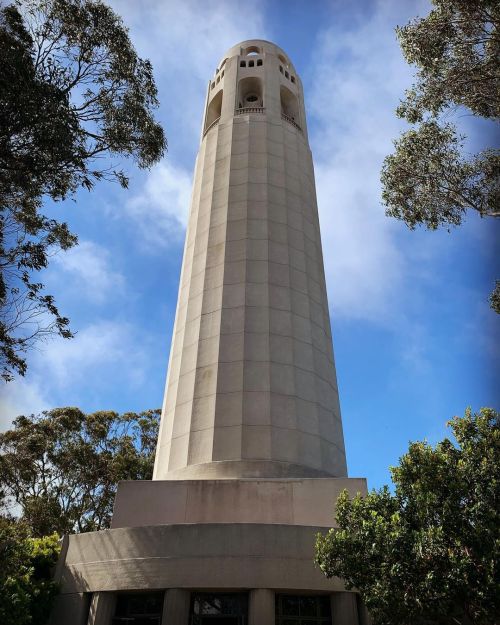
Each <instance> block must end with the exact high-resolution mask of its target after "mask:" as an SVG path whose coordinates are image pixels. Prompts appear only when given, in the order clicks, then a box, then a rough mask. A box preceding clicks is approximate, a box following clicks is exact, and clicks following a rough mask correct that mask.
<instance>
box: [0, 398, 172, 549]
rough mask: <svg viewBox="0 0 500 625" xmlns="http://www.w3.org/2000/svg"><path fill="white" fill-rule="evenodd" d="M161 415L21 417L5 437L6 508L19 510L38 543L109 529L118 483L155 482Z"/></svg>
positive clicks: (59, 411)
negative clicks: (51, 536)
mask: <svg viewBox="0 0 500 625" xmlns="http://www.w3.org/2000/svg"><path fill="white" fill-rule="evenodd" d="M159 415H160V411H159V410H148V411H145V412H141V413H139V414H136V413H125V414H122V415H119V414H117V413H116V412H110V411H108V412H105V411H101V412H95V413H92V414H85V413H83V412H82V411H81V410H79V409H78V408H56V409H54V410H50V411H48V412H44V413H42V414H41V415H38V416H34V415H31V416H29V417H25V416H20V417H18V418H17V419H15V421H14V428H13V429H11V430H9V431H7V432H4V433H3V434H0V495H1V496H2V498H3V506H4V508H5V509H7V510H9V509H10V508H14V509H16V508H17V509H19V510H20V516H21V520H22V521H23V522H24V523H25V524H26V525H27V526H28V527H29V528H30V532H31V535H32V536H34V537H41V536H45V535H47V534H52V533H53V532H57V533H58V534H59V535H62V534H64V533H70V532H87V531H94V530H99V529H103V528H107V527H109V523H110V520H111V514H112V510H113V501H114V495H115V491H116V484H117V482H118V481H119V480H148V479H151V476H152V473H153V463H154V453H155V448H156V439H157V434H158V423H159ZM13 504H15V505H13Z"/></svg>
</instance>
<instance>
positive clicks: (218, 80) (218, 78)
mask: <svg viewBox="0 0 500 625" xmlns="http://www.w3.org/2000/svg"><path fill="white" fill-rule="evenodd" d="M219 83H220V76H217V84H219Z"/></svg>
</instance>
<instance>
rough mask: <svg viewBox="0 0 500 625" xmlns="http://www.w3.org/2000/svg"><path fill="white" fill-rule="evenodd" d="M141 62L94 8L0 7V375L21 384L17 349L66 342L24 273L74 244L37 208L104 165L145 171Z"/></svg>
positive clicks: (102, 9)
mask: <svg viewBox="0 0 500 625" xmlns="http://www.w3.org/2000/svg"><path fill="white" fill-rule="evenodd" d="M157 106H158V100H157V90H156V85H155V82H154V79H153V73H152V67H151V64H150V62H149V61H147V60H143V59H140V58H139V57H138V56H137V54H136V52H135V50H134V48H133V46H132V43H131V41H130V39H129V36H128V31H127V29H126V28H125V27H124V25H123V23H122V21H121V19H120V18H119V17H118V16H117V15H116V14H115V13H114V12H113V11H112V10H111V9H110V8H109V7H108V6H106V5H105V4H103V3H102V2H101V0H17V1H16V2H15V3H14V4H10V5H8V6H4V7H0V366H1V367H2V368H3V369H2V377H3V378H4V379H6V380H10V379H12V377H13V375H14V373H15V372H17V373H19V374H21V375H24V373H25V371H26V366H27V364H26V358H25V354H26V352H27V351H28V350H29V349H30V348H32V347H33V345H34V344H35V343H36V342H37V341H39V340H41V339H44V338H47V337H49V336H51V335H54V334H58V335H60V336H62V337H65V338H70V337H71V336H72V334H71V331H70V329H69V320H68V319H67V318H65V317H63V316H61V315H60V314H59V311H58V309H57V307H56V305H55V302H54V299H53V297H52V296H50V295H47V294H45V293H44V291H43V284H41V283H39V282H36V281H35V280H34V278H33V275H34V274H36V272H38V271H40V270H41V269H43V268H45V267H47V265H48V262H49V258H50V256H51V255H53V254H54V253H55V252H57V251H58V250H67V249H69V248H71V247H72V246H74V245H76V243H77V238H76V236H75V235H73V234H72V233H71V232H70V231H69V230H68V227H67V225H66V224H65V223H59V222H58V221H56V220H53V219H48V218H47V217H45V216H44V215H42V214H41V213H40V209H41V206H42V201H43V200H44V198H49V199H51V200H54V201H59V200H64V199H65V198H67V197H68V196H71V195H72V194H73V193H74V192H75V191H76V190H77V189H78V188H80V187H84V188H86V189H91V188H92V187H93V186H94V184H95V182H96V181H98V180H101V179H103V178H105V179H114V180H117V181H118V182H119V183H120V184H121V185H122V186H127V183H128V180H127V177H126V176H125V174H124V173H123V171H120V170H115V169H114V168H113V166H112V165H111V161H110V158H112V157H114V156H118V155H120V156H125V157H131V158H132V159H133V160H134V161H135V162H136V163H137V164H138V166H139V167H150V166H151V165H153V164H154V163H155V162H157V161H158V160H159V159H160V158H161V157H162V155H163V153H164V150H165V148H166V140H165V137H164V134H163V130H162V128H161V126H160V125H159V124H158V123H157V122H156V121H155V119H154V117H153V113H152V111H153V110H154V109H155V108H156V107H157Z"/></svg>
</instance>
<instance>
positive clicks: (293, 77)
mask: <svg viewBox="0 0 500 625" xmlns="http://www.w3.org/2000/svg"><path fill="white" fill-rule="evenodd" d="M222 75H223V76H224V72H222ZM290 80H291V81H292V82H295V76H291V78H290Z"/></svg>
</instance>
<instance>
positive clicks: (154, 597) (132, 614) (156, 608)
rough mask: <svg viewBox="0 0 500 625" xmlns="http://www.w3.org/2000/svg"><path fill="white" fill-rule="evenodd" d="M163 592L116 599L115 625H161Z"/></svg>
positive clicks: (120, 596) (118, 596) (120, 595)
mask: <svg viewBox="0 0 500 625" xmlns="http://www.w3.org/2000/svg"><path fill="white" fill-rule="evenodd" d="M163 597H164V593H163V592H142V593H134V594H129V595H122V594H119V595H117V597H116V609H115V616H114V617H113V621H112V624H113V625H122V624H123V625H160V624H161V613H162V609H163Z"/></svg>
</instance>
